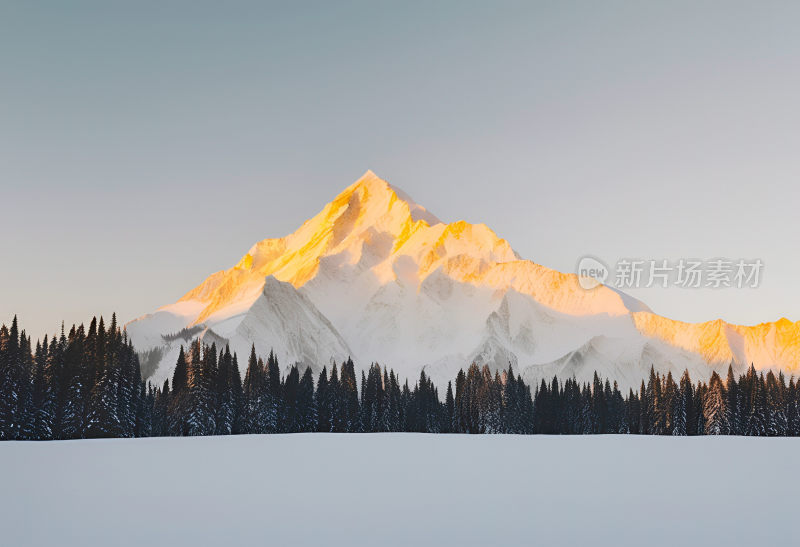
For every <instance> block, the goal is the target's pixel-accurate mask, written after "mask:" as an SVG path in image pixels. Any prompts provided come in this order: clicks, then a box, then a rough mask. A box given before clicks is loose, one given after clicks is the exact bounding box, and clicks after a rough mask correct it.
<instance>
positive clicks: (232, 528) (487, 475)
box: [0, 434, 800, 547]
mask: <svg viewBox="0 0 800 547" xmlns="http://www.w3.org/2000/svg"><path fill="white" fill-rule="evenodd" d="M798 452H800V439H796V438H736V437H716V438H715V437H695V438H686V437H683V438H671V437H636V436H630V437H626V436H584V437H579V436H575V437H547V436H533V437H524V436H494V435H485V436H466V435H424V434H340V435H337V434H299V435H271V436H269V435H265V436H241V437H207V438H182V439H174V438H165V439H135V440H111V441H57V442H3V443H0V484H2V488H0V530H2V544H3V545H9V546H12V545H13V546H15V547H24V546H29V545H30V546H41V545H65V546H73V545H74V546H94V545H97V546H108V545H115V546H120V547H122V546H136V547H141V546H144V545H170V546H173V547H179V546H180V547H182V546H205V545H215V546H220V545H231V546H233V545H244V546H249V545H275V546H289V545H325V546H331V547H334V546H342V547H350V546H362V545H363V546H369V547H375V546H378V545H397V546H408V545H436V546H444V545H459V546H461V545H463V546H471V545H474V546H480V547H485V546H489V545H525V546H530V545H593V546H606V545H608V546H625V545H632V546H633V545H635V546H637V547H642V546H648V547H650V546H659V545H664V546H670V547H673V546H675V545H682V546H686V545H703V546H710V545H726V546H737V545H743V546H745V545H746V546H755V545H797V544H798V541H800V527H798V526H797V522H796V516H795V514H796V512H797V509H796V505H797V504H796V498H797V495H796V490H797V486H796V484H795V481H794V480H792V477H793V476H794V473H795V470H796V461H797V454H798ZM320 456H323V457H320ZM754 462H758V465H757V467H756V466H755V464H754Z"/></svg>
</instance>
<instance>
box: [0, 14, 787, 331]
mask: <svg viewBox="0 0 800 547" xmlns="http://www.w3.org/2000/svg"><path fill="white" fill-rule="evenodd" d="M288 4H289V3H286V4H280V5H279V4H274V5H270V4H268V3H266V2H253V3H240V2H225V3H219V2H207V3H206V2H198V1H192V2H163V1H158V2H145V1H139V2H129V3H122V2H106V1H98V2H80V1H74V2H24V1H5V2H2V3H0V200H2V201H1V202H0V203H1V206H0V230H2V232H1V233H0V240H1V241H2V243H1V244H0V256H2V259H1V260H2V263H1V264H0V321H5V322H8V320H10V318H11V316H12V315H13V314H14V313H17V314H19V315H20V319H21V320H22V321H23V323H24V324H25V325H26V326H28V328H29V330H30V331H31V332H32V333H33V334H34V335H35V336H39V335H41V334H43V333H44V332H53V331H55V330H56V328H57V327H58V326H59V325H60V321H61V319H65V320H67V322H68V323H70V322H73V321H80V320H85V319H87V318H89V317H91V315H93V314H101V313H102V314H106V315H109V314H110V313H111V312H112V311H113V310H116V311H117V313H118V315H119V316H120V319H121V320H123V321H127V320H130V319H132V318H134V317H136V316H139V315H141V314H144V313H147V312H150V311H153V310H154V309H156V308H157V307H159V306H161V305H164V304H167V303H170V302H173V301H175V300H176V299H177V298H179V297H180V296H181V295H182V294H183V293H184V292H186V291H187V290H189V289H190V288H192V287H193V286H195V285H196V284H197V283H199V282H200V281H202V280H203V279H204V278H205V277H206V276H207V275H208V274H210V273H212V272H214V271H217V270H220V269H224V268H228V267H230V266H232V265H233V264H235V263H236V262H237V261H238V259H239V258H240V257H241V256H242V255H243V254H244V253H245V252H246V251H247V249H248V248H249V247H250V246H251V245H252V244H253V243H254V242H256V241H258V240H261V239H264V238H267V237H279V236H283V235H286V234H288V233H290V232H292V231H294V229H296V228H297V227H298V226H299V225H300V224H301V223H302V222H303V221H304V220H305V219H307V218H309V217H311V216H312V215H314V214H315V213H316V212H318V211H319V209H321V207H322V206H323V205H324V204H325V203H327V202H328V201H330V199H331V198H333V197H334V196H335V195H336V194H337V193H338V192H339V191H340V190H342V189H343V188H344V187H346V186H348V185H349V184H350V183H352V182H353V181H354V180H355V179H356V178H358V177H359V176H360V175H361V174H362V173H363V172H364V171H365V170H366V169H368V168H369V169H372V170H373V171H375V172H376V173H377V174H378V175H379V176H381V177H383V178H385V179H387V180H389V181H390V182H391V183H392V184H394V185H396V186H399V187H400V188H402V189H404V190H405V191H406V192H407V193H409V194H410V195H411V196H413V197H414V199H415V200H416V201H417V202H419V203H421V204H422V205H424V206H426V207H427V208H428V209H430V210H431V211H432V212H433V213H435V214H436V215H437V216H439V217H440V218H442V219H443V220H445V221H454V220H458V219H466V220H468V221H470V222H485V223H486V224H488V225H489V226H491V227H492V228H493V229H494V230H495V231H496V232H497V233H498V234H499V235H500V236H502V237H504V238H506V239H508V240H509V241H510V242H511V244H512V246H513V247H514V248H515V249H516V250H517V251H518V252H519V253H520V254H521V255H522V256H523V257H525V258H529V259H531V260H534V261H536V262H538V263H541V264H544V265H546V266H549V267H552V268H556V269H559V270H561V271H569V272H571V271H573V270H574V268H575V264H576V261H577V259H578V257H580V256H581V255H584V254H587V253H590V254H593V255H596V256H599V257H602V258H604V259H607V260H616V258H618V257H625V256H631V257H643V258H679V257H703V258H705V257H717V256H727V257H733V258H739V257H748V258H761V259H762V260H763V261H764V263H765V269H764V278H763V282H762V284H761V287H760V288H759V289H756V290H752V289H751V290H717V291H714V290H683V289H676V288H670V289H662V290H657V289H642V290H639V291H632V292H633V294H634V295H635V296H636V297H638V298H640V299H642V300H643V301H645V302H646V303H647V304H649V305H650V307H651V308H653V310H654V311H656V312H658V313H660V314H662V315H666V316H669V317H673V318H676V319H682V320H687V321H703V320H709V319H715V318H717V317H722V318H724V319H726V320H729V321H733V322H737V323H744V324H753V323H758V322H761V321H769V320H775V319H778V318H780V317H782V316H786V317H789V318H790V319H792V320H798V319H800V287H798V283H797V281H796V280H797V278H798V273H799V272H800V257H798V234H800V215H798V206H800V106H798V105H800V33H798V32H797V23H798V21H800V8H798V4H797V3H791V2H746V3H739V2H732V1H726V2H711V1H706V2H663V3H653V2H633V1H629V2H585V3H577V2H538V3H534V2H525V3H509V4H496V3H493V2H491V3H490V2H476V3H470V2H463V1H461V2H452V3H448V2H434V3H430V2H419V3H412V2H397V3H394V4H389V3H386V2H363V3H348V2H337V3H332V2H320V3H309V2H297V3H294V5H293V6H291V7H290V6H288ZM334 4H336V5H334ZM431 4H432V5H431Z"/></svg>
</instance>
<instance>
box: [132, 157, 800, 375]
mask: <svg viewBox="0 0 800 547" xmlns="http://www.w3.org/2000/svg"><path fill="white" fill-rule="evenodd" d="M270 279H274V280H275V281H276V282H278V283H282V284H286V285H287V286H288V287H291V288H292V290H294V291H296V292H297V293H298V294H297V295H296V297H289V296H288V294H287V293H286V291H287V288H286V287H284V286H283V285H280V290H278V289H276V288H275V287H278V286H277V285H275V284H274V283H273V282H271V281H270ZM268 285H269V288H271V289H272V291H273V292H274V293H275V294H278V293H280V295H281V297H280V299H281V301H283V302H286V304H285V305H290V306H296V307H298V309H301V310H302V313H299V312H298V313H297V314H294V315H292V314H289V315H287V317H286V318H285V321H286V323H285V324H280V322H275V321H272V322H271V323H270V322H267V323H268V324H267V323H264V322H263V321H260V316H259V313H260V314H262V315H263V314H272V315H271V316H270V317H272V318H273V319H274V316H275V314H274V313H273V312H274V310H272V311H270V308H269V306H268V305H267V304H265V302H264V300H263V298H269V297H268V296H265V292H264V291H265V287H267V286H268ZM256 303H259V305H258V306H257V307H256V306H255V305H256ZM264 306H267V307H264ZM254 307H256V309H254ZM259 310H261V311H260V312H259ZM159 314H161V315H160V316H158V315H159ZM155 316H158V317H155ZM244 321H250V322H252V323H255V324H261V325H262V327H261V328H260V330H259V329H256V330H255V331H252V332H249V331H246V329H245V331H242V330H241V329H240V328H239V327H240V326H241V323H242V322H244ZM265 325H267V326H265ZM167 326H169V327H176V326H180V328H185V327H192V326H206V327H210V328H213V332H215V333H217V334H218V335H219V336H221V337H223V338H230V339H231V340H232V342H231V343H232V345H233V346H234V348H233V349H236V350H240V351H241V349H243V348H245V346H246V348H247V349H249V347H250V345H251V344H253V343H255V344H256V345H257V346H262V345H265V343H266V341H272V342H271V343H275V344H278V345H281V344H280V343H279V337H278V335H279V334H281V335H283V336H288V337H290V338H292V339H293V340H294V345H291V344H289V345H286V344H283V345H281V349H280V351H278V352H277V354H279V357H281V358H282V359H283V361H282V362H283V363H284V365H289V364H291V363H294V362H299V363H303V364H306V365H307V366H311V367H312V368H317V369H318V368H320V367H321V366H322V365H324V364H327V363H329V362H330V361H331V360H341V359H342V358H346V356H344V355H343V353H345V352H349V354H350V355H352V356H353V358H354V360H356V362H357V363H358V365H359V366H361V367H368V366H369V364H370V363H371V362H373V361H376V362H380V363H382V364H385V365H387V366H389V367H393V368H395V370H397V371H398V372H400V373H404V374H406V375H407V376H409V377H413V376H414V375H415V374H416V373H418V371H419V370H420V369H421V368H426V369H427V370H428V371H429V373H430V375H431V376H432V377H433V378H434V380H440V381H446V379H449V378H450V377H452V376H453V375H454V372H455V371H457V369H458V368H460V367H464V366H466V365H468V364H469V362H470V361H472V360H475V361H476V362H479V364H488V365H489V366H490V367H492V368H505V367H507V365H508V363H509V362H512V364H514V365H515V366H516V367H518V368H519V369H521V370H523V371H526V378H527V379H529V381H536V380H537V375H536V371H543V370H546V369H548V367H547V366H545V365H547V364H554V363H558V362H561V361H563V360H564V358H565V356H567V355H572V356H573V357H572V358H571V359H572V361H571V362H573V363H575V362H576V361H575V359H577V357H575V355H580V356H581V357H580V360H581V362H586V363H592V362H596V363H597V364H598V366H599V367H600V370H599V372H601V373H602V372H603V369H608V368H609V367H612V364H613V360H612V359H611V357H609V356H608V355H606V357H607V358H606V357H603V358H600V357H597V355H598V352H599V354H602V353H603V352H605V354H616V353H618V351H617V348H614V347H612V346H613V345H609V343H607V342H604V343H602V344H600V343H598V344H594V345H592V344H590V345H587V344H589V342H590V341H591V340H593V339H595V338H596V337H598V336H600V337H602V339H603V340H619V342H618V343H619V344H620V345H622V346H630V347H638V346H639V345H640V344H647V343H650V345H649V346H646V347H648V348H649V350H648V351H649V353H647V355H652V356H653V357H654V358H658V359H660V360H662V361H663V363H662V364H661V365H659V363H652V364H653V365H655V366H656V368H659V367H660V368H661V369H663V371H664V372H666V370H667V369H669V370H673V369H674V370H673V373H674V374H677V373H680V372H682V370H683V368H686V369H689V370H690V372H692V375H693V377H695V376H696V377H699V378H703V377H707V376H708V375H709V374H710V372H711V371H712V370H718V369H720V370H721V369H722V368H723V367H725V368H726V367H727V365H728V364H729V363H731V362H734V363H736V364H738V365H742V364H749V363H746V361H747V360H748V359H750V360H753V361H754V362H755V364H756V365H757V366H758V367H761V368H778V369H780V370H783V371H785V372H793V371H795V370H796V368H797V363H798V360H800V342H799V341H798V339H800V336H799V335H798V334H799V333H800V322H798V323H791V322H790V321H788V320H785V319H784V320H781V321H778V322H774V323H766V324H762V325H758V326H753V327H745V326H739V325H730V324H728V323H725V322H724V321H720V322H706V323H695V324H692V323H682V322H680V321H674V320H672V319H668V318H665V317H661V316H658V315H657V314H655V313H653V312H652V311H651V310H650V309H649V308H648V307H647V306H646V305H645V304H644V303H642V302H640V301H639V300H637V299H635V298H633V297H630V296H629V295H626V294H625V293H622V292H621V291H618V290H616V289H613V288H610V287H606V286H604V285H600V286H598V287H596V288H593V289H591V290H585V289H583V288H581V287H580V285H579V283H578V277H577V275H575V274H571V273H561V272H558V271H556V270H552V269H549V268H546V267H545V266H542V265H539V264H536V263H535V262H532V261H530V260H525V259H522V258H521V257H520V256H519V254H518V253H517V252H516V251H515V250H514V249H513V248H512V247H511V245H510V244H509V243H508V241H506V240H505V239H503V238H501V237H499V236H498V235H497V234H496V233H495V232H494V231H492V230H491V228H489V227H488V226H486V225H485V224H471V223H468V222H466V221H463V220H460V221H456V222H452V223H445V222H442V221H441V220H440V219H439V218H438V217H436V216H435V215H434V214H433V213H431V212H429V211H428V210H427V209H425V208H424V207H422V206H421V205H419V204H417V203H416V202H415V201H413V199H411V198H410V197H409V196H408V194H406V193H405V192H403V191H402V190H400V189H399V188H396V187H394V186H392V185H390V184H389V183H388V182H386V181H384V180H382V179H380V178H379V177H378V176H377V175H375V174H374V173H373V172H372V171H367V172H366V173H365V174H364V175H363V176H362V177H361V178H359V179H358V180H357V181H355V182H354V183H353V184H351V185H350V186H348V187H347V188H346V189H345V190H344V191H342V192H341V193H340V194H339V195H337V196H336V197H335V198H334V199H333V200H332V201H331V202H329V203H328V204H327V205H325V207H323V209H322V210H321V211H320V212H319V213H317V214H316V215H314V216H313V217H311V218H310V219H309V220H307V221H306V222H304V223H303V224H302V225H301V226H300V227H299V228H298V229H297V230H296V231H295V232H293V233H292V234H289V235H287V236H284V237H282V238H270V239H265V240H262V241H260V242H258V243H256V244H255V245H253V246H252V247H251V248H250V250H249V251H248V252H247V253H246V254H245V255H244V256H243V257H242V258H241V259H240V261H239V262H238V263H237V264H236V265H235V266H233V267H232V268H229V269H228V270H222V271H219V272H216V273H214V274H212V275H210V276H209V277H208V278H207V279H206V280H205V281H203V282H202V283H201V284H200V285H198V286H197V287H195V288H194V289H192V290H190V291H188V292H187V293H186V294H185V295H184V296H183V297H182V298H181V299H179V300H178V302H176V303H175V304H171V305H168V306H164V307H162V308H160V309H159V310H158V311H157V312H156V314H153V315H152V316H144V317H142V318H139V319H137V320H135V321H133V322H131V323H129V324H128V330H129V332H130V333H131V337H132V339H133V340H134V343H136V344H137V347H139V346H141V348H140V349H142V350H147V349H152V348H153V347H156V346H158V345H159V342H158V340H159V338H158V337H157V336H155V334H154V333H157V332H160V331H162V330H163V329H164V328H167ZM177 330H180V329H177V328H173V329H172V332H174V331H177ZM296 332H302V333H305V334H304V335H303V336H305V337H310V339H309V340H307V344H306V343H301V342H300V341H299V339H298V338H296V337H295V336H294V334H293V333H296ZM643 347H644V346H643ZM312 348H313V349H312ZM162 349H164V348H162ZM622 349H623V350H624V347H623V348H622ZM575 352H578V354H575ZM580 352H583V353H582V354H581V353H580ZM171 353H174V348H172V350H171V351H170V350H168V349H167V350H165V351H164V354H165V355H166V357H164V360H163V361H162V363H160V364H159V366H158V368H157V370H156V374H155V377H156V379H158V380H162V379H163V378H166V377H168V376H169V373H170V370H171V367H172V366H173V364H174V362H173V364H170V362H169V360H168V359H169V358H170V357H171ZM326 354H327V355H326ZM642 355H645V354H644V353H643V354H642ZM642 358H643V357H642ZM631 362H632V361H631ZM631 366H632V365H631ZM643 366H644V365H643ZM553 367H555V365H553V366H551V367H549V368H553ZM562 368H563V367H562ZM612 368H613V367H612ZM647 368H648V369H649V364H647ZM528 369H530V370H528ZM615 370H616V369H615ZM609 372H611V370H609ZM631 381H633V380H632V379H631Z"/></svg>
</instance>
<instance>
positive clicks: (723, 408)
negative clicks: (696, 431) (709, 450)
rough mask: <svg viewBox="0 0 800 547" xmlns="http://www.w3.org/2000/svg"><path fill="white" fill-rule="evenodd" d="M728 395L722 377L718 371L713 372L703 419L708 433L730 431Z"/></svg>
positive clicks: (714, 433)
mask: <svg viewBox="0 0 800 547" xmlns="http://www.w3.org/2000/svg"><path fill="white" fill-rule="evenodd" d="M726 398H727V395H726V393H725V388H724V387H723V385H722V379H721V378H720V377H719V374H717V373H716V372H713V373H711V380H709V382H708V393H706V396H705V401H704V404H703V419H704V421H705V432H706V434H707V435H726V434H727V433H728V409H727V403H726Z"/></svg>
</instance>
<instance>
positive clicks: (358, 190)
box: [333, 169, 442, 226]
mask: <svg viewBox="0 0 800 547" xmlns="http://www.w3.org/2000/svg"><path fill="white" fill-rule="evenodd" d="M354 195H358V199H359V203H360V205H361V208H362V209H370V208H373V207H380V208H383V207H385V206H386V204H391V203H394V202H395V201H402V202H404V203H405V204H406V205H408V210H409V212H410V214H411V219H412V220H413V221H414V222H416V221H418V220H423V221H425V222H427V223H428V225H430V226H433V225H435V224H441V223H442V221H441V220H439V219H438V218H437V217H436V215H434V214H432V213H431V212H430V211H428V210H427V209H426V208H425V207H423V206H422V205H420V204H418V203H417V202H415V201H414V200H413V199H412V198H411V196H409V195H408V194H407V193H406V192H404V191H403V190H402V189H400V188H398V187H397V186H393V185H392V184H389V183H388V182H387V181H386V180H385V179H382V178H381V177H379V176H378V175H376V174H375V173H374V172H373V171H372V170H371V169H367V171H366V172H365V173H364V174H363V175H361V177H360V178H359V179H358V180H356V181H355V182H354V183H353V184H351V185H350V186H348V187H347V188H346V189H345V190H344V191H343V192H342V193H341V194H339V195H338V196H337V197H336V199H334V201H333V203H342V202H346V203H349V202H350V201H351V200H352V199H353V196H354Z"/></svg>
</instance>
